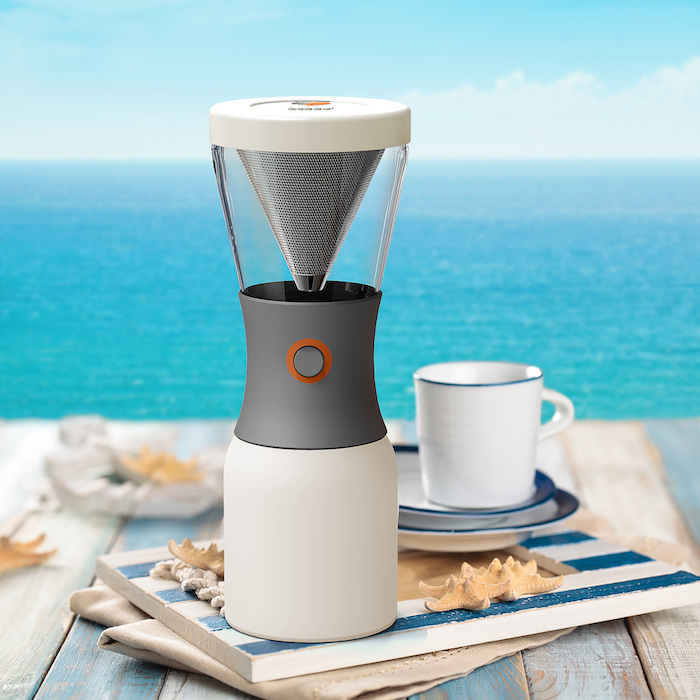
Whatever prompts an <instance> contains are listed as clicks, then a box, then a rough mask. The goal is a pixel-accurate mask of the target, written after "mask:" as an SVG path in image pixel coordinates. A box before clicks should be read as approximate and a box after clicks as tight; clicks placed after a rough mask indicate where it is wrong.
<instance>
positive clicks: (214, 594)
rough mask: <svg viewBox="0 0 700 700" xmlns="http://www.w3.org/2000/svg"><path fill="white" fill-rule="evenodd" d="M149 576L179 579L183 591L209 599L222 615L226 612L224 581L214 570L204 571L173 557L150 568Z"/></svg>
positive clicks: (171, 579) (172, 579)
mask: <svg viewBox="0 0 700 700" xmlns="http://www.w3.org/2000/svg"><path fill="white" fill-rule="evenodd" d="M149 576H151V577H152V578H162V579H168V580H170V581H179V582H180V587H181V588H182V590H183V591H191V592H192V593H194V594H195V595H196V596H197V598H199V599H200V600H204V601H209V604H210V605H211V606H212V607H213V608H216V609H217V610H218V611H219V614H220V615H221V616H224V615H225V614H226V611H225V609H224V595H225V587H224V581H223V580H221V578H220V577H219V576H217V575H216V574H215V573H214V572H213V571H204V570H203V569H197V568H194V567H192V566H190V565H189V564H186V563H185V562H184V561H181V560H180V559H171V560H169V561H159V562H158V563H157V564H156V565H155V566H154V567H153V568H152V569H151V570H150V572H149Z"/></svg>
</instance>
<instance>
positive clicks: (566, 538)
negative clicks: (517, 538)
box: [520, 531, 595, 549]
mask: <svg viewBox="0 0 700 700" xmlns="http://www.w3.org/2000/svg"><path fill="white" fill-rule="evenodd" d="M594 539H595V537H591V536H590V535H586V534H584V533H583V532H575V531H573V532H562V533H560V534H558V535H547V536H542V537H531V538H530V539H529V540H525V541H524V542H521V543H520V546H521V547H525V549H535V548H536V547H553V546H555V545H559V544H576V543H577V542H586V541H587V540H594Z"/></svg>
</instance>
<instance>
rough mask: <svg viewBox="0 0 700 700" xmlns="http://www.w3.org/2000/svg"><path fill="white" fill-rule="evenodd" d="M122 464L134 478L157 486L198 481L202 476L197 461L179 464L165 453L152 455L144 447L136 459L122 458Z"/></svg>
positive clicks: (178, 461) (173, 457) (177, 460)
mask: <svg viewBox="0 0 700 700" xmlns="http://www.w3.org/2000/svg"><path fill="white" fill-rule="evenodd" d="M121 461H122V463H123V464H124V466H125V467H126V469H127V470H128V471H130V472H131V473H132V475H133V476H134V477H135V478H136V480H140V479H139V477H140V478H146V479H149V480H150V481H154V482H155V483H157V484H173V483H177V482H183V481H200V480H201V479H202V478H203V477H204V474H203V473H202V472H198V471H197V460H196V459H190V460H189V461H187V462H181V461H180V460H179V459H178V458H177V457H175V455H171V454H168V453H167V452H156V453H153V452H151V450H150V449H149V448H148V446H146V445H144V447H142V448H141V454H140V455H139V456H138V457H135V458H131V457H122V458H121Z"/></svg>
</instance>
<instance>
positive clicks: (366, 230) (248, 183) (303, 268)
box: [212, 145, 408, 294]
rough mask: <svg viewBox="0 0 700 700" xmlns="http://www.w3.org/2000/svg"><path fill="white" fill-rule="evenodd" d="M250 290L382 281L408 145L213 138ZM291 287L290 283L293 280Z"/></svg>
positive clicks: (373, 287) (243, 281) (240, 268)
mask: <svg viewBox="0 0 700 700" xmlns="http://www.w3.org/2000/svg"><path fill="white" fill-rule="evenodd" d="M212 155H213V159H214V169H215V172H216V177H217V182H218V185H219V192H220V194H221V201H222V206H223V210H224V217H225V219H226V224H227V227H228V231H229V235H230V238H231V246H232V249H233V255H234V259H235V262H236V269H237V272H238V278H239V283H240V287H241V290H244V291H245V290H248V289H250V288H251V287H253V286H256V285H265V284H268V283H272V282H284V281H293V283H294V286H293V287H291V289H293V290H295V292H296V294H299V293H309V292H318V291H322V290H324V288H326V285H327V283H328V282H329V281H333V282H334V283H335V284H336V285H343V286H347V285H352V286H353V287H355V285H357V287H358V288H364V289H366V292H365V293H372V292H374V291H377V290H379V288H380V287H381V282H382V276H383V273H384V266H385V263H386V257H387V253H388V249H389V243H390V240H391V233H392V229H393V226H394V220H395V217H396V210H397V207H398V203H399V197H400V194H401V186H402V183H403V175H404V170H405V167H406V158H407V155H408V145H401V146H395V147H393V148H386V149H378V150H367V151H346V152H322V153H286V152H275V151H256V150H247V149H236V148H227V147H223V146H217V145H214V146H212ZM284 287H285V288H287V289H289V288H290V285H284Z"/></svg>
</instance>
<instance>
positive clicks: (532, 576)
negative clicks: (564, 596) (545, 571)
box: [476, 557, 564, 602]
mask: <svg viewBox="0 0 700 700" xmlns="http://www.w3.org/2000/svg"><path fill="white" fill-rule="evenodd" d="M476 575H477V576H478V577H479V578H481V579H482V580H484V581H486V582H488V583H494V584H495V583H499V582H501V581H506V580H509V581H510V582H511V587H510V589H508V590H507V591H506V592H505V593H503V594H501V595H499V596H498V599H499V600H503V601H507V602H511V601H513V600H517V599H518V598H520V596H521V595H526V594H533V593H547V592H548V591H552V590H554V589H555V588H559V586H561V584H562V583H564V577H563V576H556V577H554V578H543V577H542V576H540V574H538V573H537V562H536V561H535V560H534V559H531V560H530V561H529V562H528V563H527V564H521V563H520V562H519V561H516V560H515V559H513V557H508V559H506V561H505V563H504V564H501V561H500V560H499V559H498V558H496V559H494V560H493V561H492V562H491V563H490V564H489V566H488V568H486V567H484V566H482V567H481V568H480V569H479V570H478V571H477V572H476Z"/></svg>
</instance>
